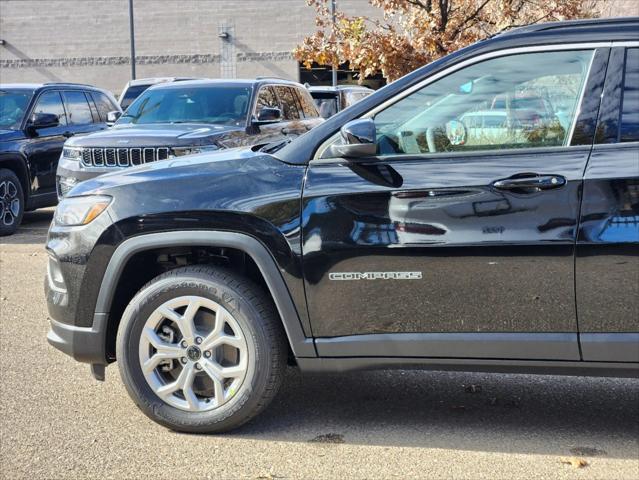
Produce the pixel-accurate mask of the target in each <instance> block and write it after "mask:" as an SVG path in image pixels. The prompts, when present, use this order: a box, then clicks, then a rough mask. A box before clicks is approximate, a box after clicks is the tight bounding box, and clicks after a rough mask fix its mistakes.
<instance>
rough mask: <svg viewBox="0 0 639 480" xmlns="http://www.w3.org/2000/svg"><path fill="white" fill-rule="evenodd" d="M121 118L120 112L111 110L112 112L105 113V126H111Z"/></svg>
mask: <svg viewBox="0 0 639 480" xmlns="http://www.w3.org/2000/svg"><path fill="white" fill-rule="evenodd" d="M121 116H122V112H120V111H118V110H113V111H112V112H109V113H107V119H106V124H107V125H108V126H109V127H110V126H112V125H113V124H114V123H115V122H116V121H117V120H118V118H120V117H121Z"/></svg>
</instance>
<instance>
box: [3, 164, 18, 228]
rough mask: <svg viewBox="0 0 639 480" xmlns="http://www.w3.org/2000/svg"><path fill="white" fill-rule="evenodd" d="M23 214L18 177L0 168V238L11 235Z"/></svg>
mask: <svg viewBox="0 0 639 480" xmlns="http://www.w3.org/2000/svg"><path fill="white" fill-rule="evenodd" d="M23 214H24V192H23V191H22V184H21V183H20V179H19V178H18V176H17V175H16V174H15V173H13V172H12V171H11V170H7V169H6V168H0V237H4V236H7V235H13V234H14V233H15V232H16V230H17V229H18V227H19V226H20V223H21V222H22V215H23Z"/></svg>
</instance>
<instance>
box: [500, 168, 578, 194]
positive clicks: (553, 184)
mask: <svg viewBox="0 0 639 480" xmlns="http://www.w3.org/2000/svg"><path fill="white" fill-rule="evenodd" d="M565 184H566V179H565V177H562V176H561V175H542V174H537V173H523V174H518V175H513V176H512V177H508V178H503V179H501V180H496V181H494V182H493V183H492V185H493V187H495V188H497V189H499V190H520V191H522V192H524V193H535V192H540V191H542V190H551V189H553V188H561V187H563V186H564V185H565Z"/></svg>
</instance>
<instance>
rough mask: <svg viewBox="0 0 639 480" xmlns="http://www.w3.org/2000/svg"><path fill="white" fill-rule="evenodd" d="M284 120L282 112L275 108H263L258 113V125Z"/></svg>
mask: <svg viewBox="0 0 639 480" xmlns="http://www.w3.org/2000/svg"><path fill="white" fill-rule="evenodd" d="M280 120H282V111H281V110H280V109H279V108H274V107H262V109H261V110H260V111H259V112H258V113H257V123H258V124H259V123H273V122H279V121H280Z"/></svg>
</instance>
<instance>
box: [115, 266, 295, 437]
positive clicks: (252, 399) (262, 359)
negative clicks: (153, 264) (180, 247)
mask: <svg viewBox="0 0 639 480" xmlns="http://www.w3.org/2000/svg"><path fill="white" fill-rule="evenodd" d="M116 350H117V351H116V355H117V360H118V364H119V368H120V373H121V376H122V379H123V381H124V383H125V385H126V388H127V390H128V392H129V394H130V396H131V397H132V398H133V400H134V401H135V403H136V404H137V405H138V406H139V407H140V409H141V410H142V411H143V412H144V413H145V414H146V415H147V416H149V417H150V418H151V419H153V420H154V421H156V422H158V423H160V424H162V425H164V426H166V427H168V428H171V429H173V430H178V431H184V432H221V431H226V430H230V429H233V428H236V427H238V426H239V425H241V424H243V423H245V422H247V421H248V420H250V419H252V418H253V417H255V416H256V415H257V414H258V413H259V412H261V411H262V410H263V409H264V408H265V407H266V406H267V405H268V403H269V402H270V401H271V399H272V398H273V397H274V395H275V394H276V392H277V390H278V388H279V386H280V384H281V381H282V376H283V373H284V370H285V367H286V354H287V348H286V343H285V337H284V334H283V331H282V327H281V324H280V322H279V320H278V318H277V316H276V314H275V310H274V306H273V304H272V302H271V301H270V299H268V298H267V297H266V296H265V295H264V293H263V292H262V291H261V290H260V289H259V288H258V287H257V286H256V285H255V284H253V283H252V282H251V281H249V280H247V279H245V278H243V277H240V276H237V275H235V274H233V273H232V272H229V271H227V270H223V269H218V268H213V267H207V266H190V267H183V268H178V269H175V270H171V271H169V272H167V273H165V274H163V275H160V276H159V277H156V278H155V279H154V280H152V281H151V282H149V283H148V284H147V285H146V286H145V287H143V288H142V289H141V290H140V292H138V293H137V294H136V295H135V297H134V298H133V300H131V302H130V303H129V305H128V307H127V309H126V311H125V312H124V315H123V317H122V321H121V324H120V327H119V329H118V337H117V347H116Z"/></svg>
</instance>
